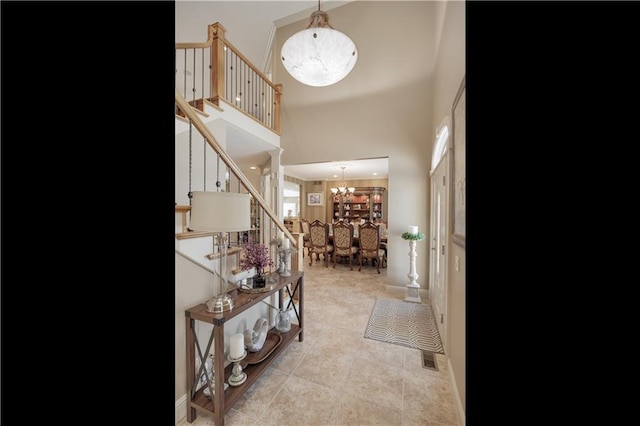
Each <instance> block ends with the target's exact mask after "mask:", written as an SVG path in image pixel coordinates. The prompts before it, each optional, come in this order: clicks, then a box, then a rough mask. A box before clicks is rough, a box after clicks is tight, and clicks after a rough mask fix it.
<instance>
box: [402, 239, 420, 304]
mask: <svg viewBox="0 0 640 426" xmlns="http://www.w3.org/2000/svg"><path fill="white" fill-rule="evenodd" d="M408 241H409V273H408V274H407V276H408V277H409V284H407V295H406V297H405V298H404V300H406V301H407V302H416V303H422V299H421V298H420V284H418V281H417V280H418V273H417V272H416V256H417V253H416V240H408Z"/></svg>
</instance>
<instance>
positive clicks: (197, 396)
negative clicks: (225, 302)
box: [185, 271, 304, 426]
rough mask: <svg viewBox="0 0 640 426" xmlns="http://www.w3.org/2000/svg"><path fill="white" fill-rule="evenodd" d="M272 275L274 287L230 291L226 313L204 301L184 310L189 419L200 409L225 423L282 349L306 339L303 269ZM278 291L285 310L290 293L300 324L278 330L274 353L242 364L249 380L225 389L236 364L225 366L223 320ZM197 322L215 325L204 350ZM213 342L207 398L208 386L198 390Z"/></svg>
mask: <svg viewBox="0 0 640 426" xmlns="http://www.w3.org/2000/svg"><path fill="white" fill-rule="evenodd" d="M271 277H273V278H276V280H277V283H276V284H273V288H272V289H271V290H269V291H267V292H264V293H242V292H238V291H237V290H233V291H231V292H229V295H230V296H231V297H233V302H234V307H233V309H232V310H231V311H228V312H223V313H220V314H214V313H211V312H207V308H206V305H205V304H204V303H201V304H199V305H196V306H194V307H192V308H189V309H187V310H186V311H185V317H186V318H185V325H186V350H187V395H188V397H187V421H188V422H189V423H192V422H193V421H194V420H195V419H196V416H197V412H198V411H202V412H205V413H209V414H211V415H213V417H214V420H215V424H216V426H222V425H224V414H225V413H226V412H227V411H228V410H229V409H230V408H231V407H232V406H233V405H234V404H235V403H236V401H237V400H238V399H239V398H240V397H241V396H242V395H243V394H244V393H245V392H246V391H247V390H248V389H249V388H250V387H251V385H253V383H254V382H255V381H256V380H257V379H258V378H259V377H260V376H261V375H262V373H264V371H265V370H266V369H267V367H269V365H271V363H273V361H274V360H275V359H276V358H278V356H280V354H281V353H282V351H283V350H284V349H285V348H286V347H287V346H288V345H289V344H290V343H291V342H292V341H293V340H294V339H295V338H296V336H297V337H298V340H299V341H300V342H302V340H303V328H304V326H303V324H304V321H303V311H304V309H303V306H304V297H303V287H304V286H303V283H304V272H302V271H291V276H288V277H282V276H280V275H279V274H277V273H273V274H271ZM275 292H279V296H280V297H279V302H278V305H279V306H278V307H279V308H280V309H283V308H284V306H283V296H284V294H285V292H286V293H288V295H289V301H288V306H287V308H288V307H291V306H292V307H293V310H292V311H293V312H294V313H295V315H296V317H297V319H298V324H293V323H292V324H291V330H289V331H288V332H287V333H279V334H280V335H281V336H282V341H281V342H280V344H279V345H278V346H277V347H276V348H275V349H274V350H273V352H272V353H271V354H270V355H269V356H268V357H267V358H265V359H264V361H262V362H260V363H258V364H248V365H246V366H244V365H243V371H244V373H246V375H247V379H246V381H245V382H244V383H242V384H241V385H239V386H229V388H228V389H227V390H226V391H225V390H224V383H225V382H226V381H228V378H229V376H230V375H231V368H232V365H233V364H229V365H228V366H227V368H226V369H225V367H224V362H225V358H224V323H225V322H226V321H228V320H230V319H231V318H233V317H235V316H237V315H240V314H241V313H242V312H244V311H246V310H247V309H249V308H251V307H252V306H255V305H256V304H258V303H260V302H261V301H262V300H264V299H266V298H267V297H269V296H271V295H272V294H274V293H275ZM294 296H295V297H296V298H297V301H298V308H297V309H296V306H295V304H294V303H293V302H294ZM195 321H203V322H206V323H208V324H213V330H212V331H211V334H210V336H209V339H208V342H207V346H206V348H205V350H204V352H203V351H202V349H201V346H200V343H199V342H198V338H197V335H196V330H195ZM212 342H214V344H213V356H214V359H213V370H214V380H213V381H214V385H213V392H214V395H213V398H208V397H206V396H205V395H204V393H203V392H204V389H206V388H207V386H206V385H205V386H203V387H202V389H200V390H198V391H196V388H197V386H198V382H199V378H200V376H201V374H203V372H204V371H205V370H204V366H205V361H206V359H207V357H208V355H209V350H210V348H211V346H212ZM196 351H197V355H198V357H199V359H200V368H199V371H196V367H195V359H196ZM219 371H224V374H218V372H219Z"/></svg>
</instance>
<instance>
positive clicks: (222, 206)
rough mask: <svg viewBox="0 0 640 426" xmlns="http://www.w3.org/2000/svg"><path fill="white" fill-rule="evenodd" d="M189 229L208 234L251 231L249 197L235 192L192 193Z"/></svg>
mask: <svg viewBox="0 0 640 426" xmlns="http://www.w3.org/2000/svg"><path fill="white" fill-rule="evenodd" d="M189 228H190V229H191V230H193V231H208V232H237V231H246V230H248V229H251V196H250V195H249V194H239V193H237V192H212V191H194V192H193V197H192V199H191V221H190V224H189Z"/></svg>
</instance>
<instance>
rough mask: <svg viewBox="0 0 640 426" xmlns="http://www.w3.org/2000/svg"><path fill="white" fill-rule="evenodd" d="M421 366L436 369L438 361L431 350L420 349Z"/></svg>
mask: <svg viewBox="0 0 640 426" xmlns="http://www.w3.org/2000/svg"><path fill="white" fill-rule="evenodd" d="M422 368H428V369H429V370H434V371H438V363H437V362H436V357H435V354H434V353H433V352H431V351H422Z"/></svg>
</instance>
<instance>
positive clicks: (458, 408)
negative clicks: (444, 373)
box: [447, 357, 467, 426]
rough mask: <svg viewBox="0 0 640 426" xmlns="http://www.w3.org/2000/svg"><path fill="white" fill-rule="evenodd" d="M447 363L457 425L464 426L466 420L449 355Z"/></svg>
mask: <svg viewBox="0 0 640 426" xmlns="http://www.w3.org/2000/svg"><path fill="white" fill-rule="evenodd" d="M447 365H448V366H449V382H451V391H452V392H453V399H454V402H455V404H456V413H458V425H459V426H465V424H466V421H467V420H466V416H465V413H464V407H463V406H462V401H461V400H460V392H458V387H457V386H456V377H455V375H454V374H453V367H452V366H451V358H449V357H447Z"/></svg>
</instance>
